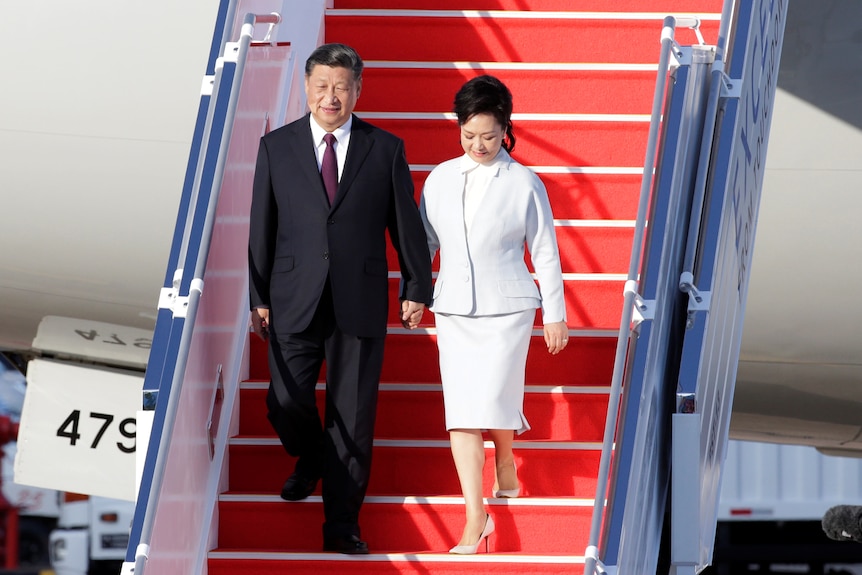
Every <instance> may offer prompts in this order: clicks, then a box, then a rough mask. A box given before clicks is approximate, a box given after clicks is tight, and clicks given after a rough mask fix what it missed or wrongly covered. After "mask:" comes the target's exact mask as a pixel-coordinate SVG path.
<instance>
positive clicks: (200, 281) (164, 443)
mask: <svg viewBox="0 0 862 575" xmlns="http://www.w3.org/2000/svg"><path fill="white" fill-rule="evenodd" d="M279 22H281V16H280V15H279V14H278V13H276V12H273V13H270V14H263V15H258V14H247V15H246V16H245V18H244V21H243V25H242V28H241V30H240V35H239V40H238V42H237V57H236V71H235V74H234V81H233V83H232V85H231V91H230V96H229V101H228V104H227V107H226V109H225V112H224V113H225V121H224V130H223V131H222V134H221V142H222V145H221V146H220V147H219V152H218V157H217V158H216V169H215V171H214V175H213V181H212V186H211V190H210V193H209V198H208V200H207V203H206V205H205V206H202V207H204V208H205V215H204V219H203V222H200V223H202V225H203V228H202V230H201V232H200V236H199V239H200V244H199V245H198V249H197V254H196V260H195V268H194V276H193V278H192V279H191V282H190V284H189V288H188V296H187V297H188V302H187V303H186V304H185V305H184V316H185V321H184V322H183V328H182V334H181V340H180V346H179V351H178V353H177V358H176V367H175V369H174V370H173V372H172V373H173V375H172V380H171V382H170V392H169V394H168V397H167V405H166V409H165V417H164V421H163V428H162V431H161V434H160V437H159V440H158V447H157V449H156V453H155V466H154V469H153V474H152V480H151V481H150V483H149V484H148V485H147V486H145V485H143V484H142V485H141V489H144V488H146V489H147V491H148V496H147V500H148V503H147V506H146V509H145V511H144V517H143V521H142V524H141V535H140V539H139V542H138V545H137V547H136V549H135V564H134V571H133V572H134V573H135V575H143V574H144V571H145V569H146V565H147V559H148V558H149V553H150V543H151V540H152V535H153V527H154V525H155V518H156V510H157V508H158V502H159V496H160V492H161V489H162V484H163V482H164V476H165V469H166V464H167V458H168V451H169V449H168V448H169V445H170V442H171V436H172V434H173V428H174V424H175V423H176V413H177V409H178V407H179V399H180V392H181V390H182V385H183V379H184V377H185V370H186V363H187V360H188V356H189V350H190V348H191V342H192V335H193V332H194V324H195V317H196V314H197V308H198V302H199V301H200V296H201V294H202V293H203V287H204V273H205V271H206V263H207V256H208V255H209V250H210V245H211V241H212V231H213V227H214V225H215V219H216V208H217V206H218V199H219V192H220V190H221V183H222V180H223V177H224V165H225V161H226V159H227V153H228V149H229V146H228V145H227V143H229V142H230V138H231V132H232V129H233V121H234V117H235V114H236V108H237V101H238V99H239V93H240V87H241V85H242V76H243V72H244V68H245V62H246V58H247V53H248V49H249V46H250V45H251V43H252V40H253V35H254V27H255V24H257V23H260V24H271V25H273V24H278V23H279ZM267 36H269V33H268V34H267ZM219 76H220V74H219V73H218V72H217V74H216V82H218V80H219ZM198 217H199V216H195V217H193V218H189V219H188V220H187V225H191V222H192V221H193V220H194V221H198ZM190 239H194V238H188V237H185V236H184V237H183V239H182V241H183V243H184V244H185V243H186V242H187V241H189V240H190ZM188 245H191V244H188ZM178 271H179V272H180V273H182V272H181V271H180V270H178ZM163 383H167V382H163ZM162 400H164V398H163V399H162Z"/></svg>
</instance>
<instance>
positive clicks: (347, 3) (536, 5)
mask: <svg viewBox="0 0 862 575" xmlns="http://www.w3.org/2000/svg"><path fill="white" fill-rule="evenodd" d="M680 4H681V3H680V2H679V0H615V1H614V2H608V1H607V0H335V5H334V8H336V9H339V10H341V9H358V8H365V9H368V8H372V9H383V10H424V9H432V8H433V9H435V10H537V11H566V10H577V11H578V12H663V13H666V14H679V13H680V12H679V6H680ZM689 4H690V5H691V7H692V8H693V9H696V11H697V12H714V13H720V12H721V7H722V1H721V0H697V2H689Z"/></svg>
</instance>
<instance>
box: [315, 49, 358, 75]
mask: <svg viewBox="0 0 862 575" xmlns="http://www.w3.org/2000/svg"><path fill="white" fill-rule="evenodd" d="M315 66H329V67H330V68H347V69H348V70H352V71H353V79H354V80H359V79H360V78H362V68H363V64H362V58H360V57H359V54H357V53H356V50H354V49H353V48H351V47H350V46H347V45H346V44H324V45H322V46H318V47H317V49H315V50H314V52H312V53H311V56H309V57H308V60H306V61H305V75H306V76H310V75H311V71H312V70H313V69H314V67H315Z"/></svg>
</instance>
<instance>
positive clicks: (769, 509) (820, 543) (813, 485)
mask: <svg viewBox="0 0 862 575" xmlns="http://www.w3.org/2000/svg"><path fill="white" fill-rule="evenodd" d="M833 505H862V459H857V458H850V457H835V456H829V455H823V454H822V453H820V452H818V451H817V450H816V449H815V448H813V447H808V446H801V445H781V444H776V443H759V442H752V441H730V443H729V444H728V451H727V457H726V460H725V463H724V469H723V473H722V488H721V496H720V500H719V509H718V525H717V529H716V538H715V547H714V553H713V565H712V566H711V567H710V568H709V569H707V570H706V571H704V573H709V574H715V575H730V574H732V575H740V574H744V573H805V574H808V575H825V574H832V575H862V544H859V543H855V542H852V541H851V542H847V541H833V540H831V539H829V538H828V537H826V535H825V534H824V533H823V529H822V526H821V520H822V518H823V514H824V513H825V512H826V510H827V509H829V508H830V507H832V506H833Z"/></svg>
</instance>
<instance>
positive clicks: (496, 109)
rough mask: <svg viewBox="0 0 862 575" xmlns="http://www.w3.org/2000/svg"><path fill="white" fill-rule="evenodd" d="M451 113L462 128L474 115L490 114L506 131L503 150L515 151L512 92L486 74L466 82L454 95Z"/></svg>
mask: <svg viewBox="0 0 862 575" xmlns="http://www.w3.org/2000/svg"><path fill="white" fill-rule="evenodd" d="M452 111H453V112H454V113H455V115H456V116H457V117H458V125H459V126H463V125H464V124H465V123H467V120H469V119H470V118H472V117H473V116H475V115H476V114H491V115H492V116H494V118H496V120H497V122H499V123H500V125H501V126H502V127H503V129H504V130H505V131H506V136H505V137H504V138H503V148H504V149H505V150H506V151H507V152H511V151H512V150H514V149H515V134H514V133H513V132H512V92H510V91H509V88H507V87H506V85H505V84H504V83H503V82H501V81H500V80H498V79H497V78H495V77H494V76H489V75H487V74H485V75H482V76H477V77H476V78H473V79H472V80H469V81H468V82H466V83H465V84H464V85H463V86H461V89H460V90H458V93H457V94H455V103H454V105H453V108H452Z"/></svg>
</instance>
